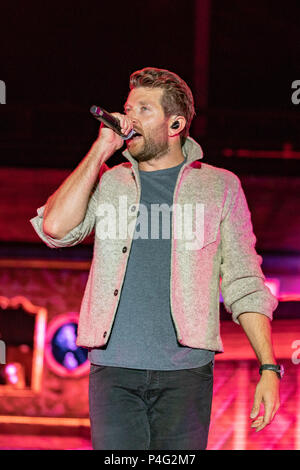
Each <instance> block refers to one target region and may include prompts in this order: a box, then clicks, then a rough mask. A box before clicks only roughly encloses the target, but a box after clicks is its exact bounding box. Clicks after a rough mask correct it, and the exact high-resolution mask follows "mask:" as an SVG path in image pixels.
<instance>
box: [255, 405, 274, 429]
mask: <svg viewBox="0 0 300 470" xmlns="http://www.w3.org/2000/svg"><path fill="white" fill-rule="evenodd" d="M273 409H274V407H273V405H272V404H267V405H265V414H264V419H263V422H262V423H261V425H260V426H258V427H257V428H256V432H258V431H261V430H262V429H264V427H266V426H267V424H270V422H271V416H272V412H273Z"/></svg>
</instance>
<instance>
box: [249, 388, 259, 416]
mask: <svg viewBox="0 0 300 470" xmlns="http://www.w3.org/2000/svg"><path fill="white" fill-rule="evenodd" d="M260 405H261V395H260V394H258V393H255V395H254V402H253V406H252V410H251V413H250V418H252V419H253V418H256V416H257V415H258V413H259V410H260Z"/></svg>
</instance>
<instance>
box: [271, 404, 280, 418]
mask: <svg viewBox="0 0 300 470" xmlns="http://www.w3.org/2000/svg"><path fill="white" fill-rule="evenodd" d="M279 407H280V403H277V405H276V406H275V408H274V410H273V412H272V416H271V421H273V419H274V416H275V414H276V413H277V411H278V408H279Z"/></svg>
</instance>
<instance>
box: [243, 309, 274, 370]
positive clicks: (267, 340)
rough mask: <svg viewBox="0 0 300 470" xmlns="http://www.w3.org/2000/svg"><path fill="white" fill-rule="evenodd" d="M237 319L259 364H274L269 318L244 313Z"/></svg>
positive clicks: (252, 313)
mask: <svg viewBox="0 0 300 470" xmlns="http://www.w3.org/2000/svg"><path fill="white" fill-rule="evenodd" d="M238 319H239V322H240V324H241V326H242V328H243V330H244V331H245V333H246V335H247V337H248V339H249V341H250V344H251V346H252V348H253V350H254V352H255V354H256V357H257V359H258V361H259V362H260V364H276V360H275V355H274V351H273V344H272V333H271V325H270V320H269V318H268V317H267V316H266V315H262V314H260V313H255V312H246V313H242V314H241V315H239V317H238Z"/></svg>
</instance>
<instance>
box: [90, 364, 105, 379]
mask: <svg viewBox="0 0 300 470" xmlns="http://www.w3.org/2000/svg"><path fill="white" fill-rule="evenodd" d="M106 367H107V366H102V365H98V364H91V365H90V373H89V375H90V376H91V375H94V374H97V372H100V371H101V370H103V369H106Z"/></svg>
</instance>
